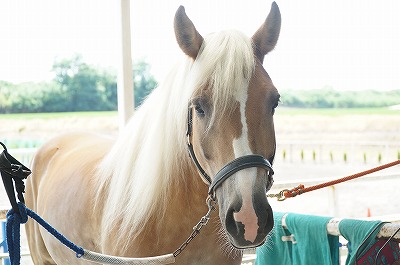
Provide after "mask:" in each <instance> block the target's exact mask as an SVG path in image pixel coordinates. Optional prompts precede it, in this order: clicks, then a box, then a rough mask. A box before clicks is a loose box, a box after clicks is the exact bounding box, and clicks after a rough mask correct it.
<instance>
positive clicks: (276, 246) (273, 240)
mask: <svg viewBox="0 0 400 265" xmlns="http://www.w3.org/2000/svg"><path fill="white" fill-rule="evenodd" d="M283 215H284V213H278V212H274V221H275V225H274V229H273V230H272V233H271V236H270V237H269V238H268V240H267V242H266V243H265V244H264V245H263V246H261V247H259V248H257V250H256V254H257V259H256V262H255V264H256V265H291V264H293V265H322V264H323V265H338V264H339V247H338V246H339V238H338V237H337V236H331V235H328V234H327V231H326V225H327V223H328V221H329V220H330V219H331V218H330V217H320V216H312V215H302V214H294V213H290V214H287V216H286V226H287V229H283V228H282V216H283ZM282 237H283V239H284V241H283V240H282Z"/></svg>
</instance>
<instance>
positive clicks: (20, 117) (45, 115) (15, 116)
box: [0, 111, 118, 120]
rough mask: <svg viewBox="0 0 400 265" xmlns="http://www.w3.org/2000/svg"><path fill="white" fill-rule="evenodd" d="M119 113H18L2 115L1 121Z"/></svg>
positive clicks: (113, 112) (108, 115) (103, 115)
mask: <svg viewBox="0 0 400 265" xmlns="http://www.w3.org/2000/svg"><path fill="white" fill-rule="evenodd" d="M117 115H118V113H117V111H87V112H48V113H17V114H0V119H18V120H32V119H57V118H64V117H78V118H79V117H112V116H115V117H116V116H117Z"/></svg>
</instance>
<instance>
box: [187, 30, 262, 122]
mask: <svg viewBox="0 0 400 265" xmlns="http://www.w3.org/2000/svg"><path fill="white" fill-rule="evenodd" d="M193 68H194V72H195V75H194V76H193V82H194V87H195V88H196V89H197V91H195V92H196V93H197V94H201V91H198V90H201V89H204V88H209V89H210V90H211V94H212V105H213V113H212V115H211V122H210V125H211V124H212V123H213V122H218V117H223V116H224V114H226V112H230V111H232V110H233V109H232V106H233V104H232V103H233V102H234V101H235V95H236V94H237V91H239V90H242V89H244V88H245V87H247V86H248V82H249V80H250V78H251V77H252V75H253V73H254V68H255V59H254V52H253V47H252V41H251V39H250V38H248V37H247V36H245V35H244V34H243V33H241V32H239V31H236V30H226V31H221V32H217V33H212V34H209V35H207V36H206V37H205V38H204V42H203V46H202V48H201V50H200V52H199V55H198V57H197V59H196V61H195V63H194V66H193Z"/></svg>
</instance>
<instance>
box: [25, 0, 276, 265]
mask: <svg viewBox="0 0 400 265" xmlns="http://www.w3.org/2000/svg"><path fill="white" fill-rule="evenodd" d="M279 29H280V13H279V9H278V7H277V5H276V4H275V3H273V5H272V9H271V12H270V14H269V15H268V17H267V19H266V21H265V22H264V24H263V25H262V26H261V27H260V29H259V30H258V31H257V32H256V33H255V35H254V36H253V37H252V38H251V39H250V38H248V37H246V36H244V35H243V34H242V33H239V32H236V31H224V32H220V33H214V34H211V35H208V36H206V37H205V38H203V37H202V36H201V35H200V34H199V33H198V32H197V30H196V28H195V27H194V25H193V23H192V22H191V21H190V19H189V18H188V17H187V15H186V13H185V11H184V9H183V7H181V8H179V9H178V11H177V13H176V16H175V33H176V37H177V41H178V44H179V46H180V47H181V49H182V50H183V52H184V53H185V54H186V55H188V56H187V57H186V58H185V59H184V60H183V61H182V63H181V64H179V65H178V66H177V67H175V68H174V69H173V70H172V71H171V73H170V75H169V76H168V77H167V78H166V80H165V81H164V83H163V85H161V86H160V87H158V88H156V89H155V90H154V91H153V92H152V93H151V95H150V96H149V97H148V98H147V99H146V101H145V102H144V104H143V105H142V106H141V107H140V108H139V109H138V110H137V111H136V112H135V115H134V117H133V118H132V119H131V120H130V122H129V123H128V124H127V126H126V128H125V129H124V130H123V132H122V133H121V134H120V135H119V136H118V137H117V139H116V140H114V139H111V138H107V137H104V136H101V135H95V134H88V133H75V134H66V135H62V136H60V137H58V138H55V139H53V140H51V141H49V142H48V143H46V144H45V145H44V146H43V147H42V148H40V150H39V151H38V153H37V154H36V156H35V158H34V161H33V166H32V176H31V177H30V178H29V180H28V182H27V192H26V204H27V206H28V207H30V208H32V209H33V210H34V211H36V212H37V213H38V214H39V215H41V216H42V217H43V218H44V219H45V220H47V221H48V222H49V223H50V224H52V225H53V226H54V227H55V228H56V229H57V230H58V231H60V232H61V233H63V234H64V235H65V236H66V237H67V238H69V239H70V240H72V241H73V242H75V243H76V244H77V245H80V246H82V247H84V248H85V249H88V250H92V251H96V252H101V253H104V254H108V255H117V256H125V257H147V256H156V255H162V254H168V253H172V252H174V251H175V250H176V249H177V248H178V247H179V245H180V244H181V243H183V242H184V241H185V240H186V238H187V237H188V236H189V234H190V233H191V232H192V227H193V226H194V225H195V224H196V223H197V222H198V221H199V220H200V218H201V217H202V216H203V215H204V214H205V213H206V212H207V210H208V209H207V205H206V203H205V200H206V197H207V193H208V186H207V185H205V184H204V182H206V183H207V182H212V181H213V180H214V177H213V176H214V175H216V174H217V173H218V172H219V170H220V169H221V168H224V165H227V164H229V162H230V161H232V160H235V161H241V160H240V158H241V157H246V156H247V157H252V155H256V156H257V157H258V158H259V159H261V160H263V161H265V162H263V163H265V164H267V165H270V163H272V160H273V157H274V154H275V133H274V127H273V113H274V109H275V107H276V106H277V104H278V100H279V94H278V92H277V90H276V88H275V87H274V86H273V84H272V81H271V79H270V78H269V76H268V74H267V73H266V71H265V70H264V68H263V66H262V62H263V59H264V55H265V54H267V53H268V52H269V51H271V50H272V49H273V48H274V46H275V44H276V42H277V39H278V35H279ZM188 112H189V113H190V114H189V115H188ZM188 116H189V117H190V118H189V119H188ZM188 127H191V133H190V134H188V135H186V130H187V129H188ZM188 141H189V143H190V144H192V146H193V153H192V159H193V160H196V161H197V163H193V161H192V160H191V158H190V157H189V155H188V152H187V151H188V147H187V144H188ZM193 156H195V157H196V158H194V157H193ZM267 160H268V161H269V162H268V161H267ZM268 168H269V169H270V170H268ZM197 169H199V170H200V171H202V170H203V171H205V172H207V173H208V174H209V175H210V176H211V177H209V178H210V179H203V178H201V175H200V174H199V173H198V171H197ZM271 171H272V169H271V168H270V167H266V168H258V166H252V167H248V166H246V167H244V168H242V169H241V170H239V171H237V172H234V173H232V174H231V175H229V176H226V178H224V181H223V182H221V183H220V184H219V185H218V186H216V188H215V190H213V191H212V192H211V194H210V196H212V197H213V198H215V199H216V200H217V201H218V206H217V213H218V214H213V215H212V218H211V220H210V222H209V224H208V226H206V227H205V228H203V230H202V231H201V234H200V235H198V236H197V237H196V239H195V240H193V241H192V242H191V243H190V245H188V246H187V248H186V249H185V250H184V251H183V252H182V253H181V254H180V255H179V256H178V257H177V259H176V263H177V264H240V262H241V251H240V249H245V248H251V247H256V246H258V245H260V244H262V243H263V242H264V241H265V240H266V237H267V234H268V233H269V231H270V230H271V229H272V226H273V218H272V210H271V207H270V206H269V204H268V201H267V199H266V196H265V193H266V191H267V190H268V189H269V188H270V186H271V185H272V172H271ZM208 184H210V183H208ZM217 215H218V216H219V218H218V216H217ZM26 230H27V235H28V243H29V246H30V250H31V254H32V258H33V260H34V262H35V264H92V263H91V262H85V261H83V260H79V259H76V257H75V255H74V253H72V252H71V251H70V250H68V249H67V248H65V247H64V246H61V244H60V243H58V242H57V241H56V240H55V239H54V238H52V236H51V235H49V234H48V233H47V232H46V231H44V230H43V229H42V228H40V227H39V226H38V225H37V224H36V223H33V222H32V221H31V220H30V221H28V224H27V227H26ZM238 249H239V250H238Z"/></svg>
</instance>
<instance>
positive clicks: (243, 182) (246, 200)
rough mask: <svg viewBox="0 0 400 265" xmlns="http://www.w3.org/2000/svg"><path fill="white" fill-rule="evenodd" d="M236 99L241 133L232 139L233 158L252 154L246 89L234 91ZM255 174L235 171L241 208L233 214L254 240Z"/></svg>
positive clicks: (247, 171)
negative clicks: (253, 192)
mask: <svg viewBox="0 0 400 265" xmlns="http://www.w3.org/2000/svg"><path fill="white" fill-rule="evenodd" d="M236 100H237V101H238V102H239V104H240V120H241V123H242V133H241V135H240V136H239V138H236V139H234V140H233V143H232V145H233V150H234V154H235V158H238V157H241V156H244V155H250V154H252V152H251V149H250V145H249V135H248V127H247V119H246V103H247V89H240V90H239V91H237V92H236ZM256 174H257V169H256V168H247V169H243V170H240V171H239V172H237V173H236V181H237V187H239V192H240V193H241V195H242V200H243V202H242V208H241V209H240V211H239V212H237V213H236V212H235V213H234V214H233V218H234V219H235V221H236V222H241V223H242V224H243V225H244V229H245V233H244V238H245V239H246V240H248V241H250V242H254V241H255V239H256V237H257V230H258V222H257V215H256V213H255V210H254V208H253V200H252V187H253V185H254V182H255V178H254V177H255V176H256Z"/></svg>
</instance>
